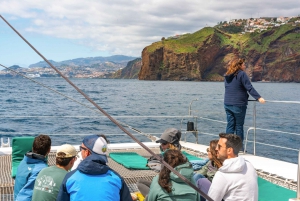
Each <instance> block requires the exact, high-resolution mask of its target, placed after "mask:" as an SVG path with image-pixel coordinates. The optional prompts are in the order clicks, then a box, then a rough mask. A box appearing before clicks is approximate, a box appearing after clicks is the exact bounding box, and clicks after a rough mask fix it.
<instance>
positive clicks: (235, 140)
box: [219, 133, 243, 156]
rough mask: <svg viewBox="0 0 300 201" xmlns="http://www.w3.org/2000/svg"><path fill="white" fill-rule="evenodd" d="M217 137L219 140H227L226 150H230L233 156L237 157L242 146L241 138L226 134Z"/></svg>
mask: <svg viewBox="0 0 300 201" xmlns="http://www.w3.org/2000/svg"><path fill="white" fill-rule="evenodd" d="M219 136H220V138H225V139H227V141H226V148H232V149H233V153H234V155H236V156H237V155H238V154H239V151H240V150H241V148H242V146H243V143H242V140H241V138H240V137H239V136H238V135H235V134H227V133H220V134H219Z"/></svg>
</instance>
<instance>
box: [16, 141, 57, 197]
mask: <svg viewBox="0 0 300 201" xmlns="http://www.w3.org/2000/svg"><path fill="white" fill-rule="evenodd" d="M50 149H51V139H50V137H49V136H48V135H39V136H37V137H35V138H34V141H33V145H32V151H30V152H27V153H26V154H25V156H24V158H23V160H22V161H21V163H20V165H19V166H18V170H17V174H16V179H15V185H14V200H15V201H31V198H32V193H33V187H34V182H35V179H36V177H37V175H38V174H39V172H40V171H41V170H42V169H44V168H46V167H48V165H47V155H48V154H49V152H50Z"/></svg>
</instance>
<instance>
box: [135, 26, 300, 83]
mask: <svg viewBox="0 0 300 201" xmlns="http://www.w3.org/2000/svg"><path fill="white" fill-rule="evenodd" d="M299 44H300V26H299V24H298V25H296V24H286V25H282V26H280V27H273V28H270V29H268V30H265V31H262V32H254V33H243V34H242V33H238V34H229V33H226V32H223V31H221V30H220V29H218V28H212V27H206V28H203V29H201V30H199V31H197V32H195V33H193V34H185V35H181V36H179V37H177V38H170V39H165V38H162V40H161V41H158V42H155V43H153V44H152V45H150V46H147V47H145V48H144V50H143V52H142V67H141V70H140V72H139V79H141V80H195V81H222V80H223V74H224V73H225V72H226V67H227V64H228V62H229V61H230V60H231V59H232V58H233V57H235V56H239V57H243V58H245V59H246V65H247V69H246V72H247V74H248V75H249V77H250V78H251V79H252V81H274V82H300V45H299Z"/></svg>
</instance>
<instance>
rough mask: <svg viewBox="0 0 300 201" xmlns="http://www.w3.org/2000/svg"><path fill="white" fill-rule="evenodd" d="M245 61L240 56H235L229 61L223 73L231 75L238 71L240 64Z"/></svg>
mask: <svg viewBox="0 0 300 201" xmlns="http://www.w3.org/2000/svg"><path fill="white" fill-rule="evenodd" d="M244 62H245V59H242V58H235V59H233V60H232V61H231V62H230V63H229V67H228V69H227V72H226V73H225V75H231V74H235V75H236V73H237V72H238V70H242V65H243V63H244Z"/></svg>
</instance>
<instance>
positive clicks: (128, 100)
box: [0, 78, 300, 163]
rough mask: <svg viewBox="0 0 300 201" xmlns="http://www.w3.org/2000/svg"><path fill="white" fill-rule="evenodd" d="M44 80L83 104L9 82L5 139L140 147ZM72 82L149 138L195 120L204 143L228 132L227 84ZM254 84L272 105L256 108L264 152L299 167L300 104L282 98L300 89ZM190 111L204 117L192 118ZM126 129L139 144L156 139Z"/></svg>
mask: <svg viewBox="0 0 300 201" xmlns="http://www.w3.org/2000/svg"><path fill="white" fill-rule="evenodd" d="M36 81H38V82H41V83H43V84H44V85H47V86H48V87H50V88H51V89H53V90H56V91H58V92H60V93H61V94H64V95H66V96H68V97H70V98H72V99H74V100H76V101H77V102H80V104H79V103H77V102H74V101H73V100H70V99H68V98H66V97H64V96H62V95H59V94H57V93H54V92H53V91H51V90H49V89H47V88H45V87H42V86H40V85H38V84H36V83H34V82H32V81H29V80H27V79H23V78H1V80H0V86H1V87H0V94H1V96H0V103H1V107H0V119H1V121H0V135H1V137H5V138H7V137H14V136H28V135H34V136H36V135H38V134H41V133H44V134H48V135H50V136H51V138H52V141H53V143H52V144H53V145H60V144H63V143H71V144H80V142H81V140H82V138H83V135H86V134H106V135H107V136H108V139H109V140H110V141H111V143H117V142H133V140H132V139H131V138H130V137H129V136H127V135H126V134H125V133H123V131H121V130H120V129H119V128H118V127H117V126H116V125H115V124H113V123H111V122H110V120H108V119H107V118H106V117H104V116H103V115H102V114H101V113H99V111H98V110H97V109H96V108H95V107H94V106H93V105H92V104H91V103H89V102H88V101H87V100H85V99H84V97H83V96H82V95H81V94H79V93H78V92H77V91H76V90H75V89H74V88H72V86H70V85H69V84H68V83H67V82H66V81H65V80H63V79H62V78H37V79H36ZM71 81H72V82H73V83H74V84H75V85H76V86H78V87H79V88H80V89H82V90H83V91H84V92H85V93H86V94H87V95H88V96H89V97H90V98H91V99H93V100H94V101H95V102H96V103H97V104H98V105H99V106H100V107H101V108H102V109H104V110H105V111H106V112H107V113H109V114H110V115H111V116H113V117H114V118H115V119H117V120H118V121H120V122H122V123H124V124H127V125H129V126H131V127H133V128H135V129H138V130H140V131H141V132H143V133H150V134H154V135H157V136H160V134H161V133H162V132H163V131H164V130H165V129H166V128H169V127H175V128H178V129H183V130H184V129H186V127H187V126H186V124H187V122H188V121H193V122H194V123H195V124H196V123H197V130H198V131H199V143H201V144H206V145H208V144H209V141H210V140H212V139H217V138H218V134H219V133H220V132H224V131H225V128H226V115H225V112H224V108H223V96H224V85H223V83H221V82H177V81H139V80H109V79H71ZM252 84H253V86H254V87H255V89H256V90H257V91H258V92H259V93H260V94H261V95H262V97H264V98H265V99H266V100H268V101H269V102H267V103H266V104H259V103H256V127H257V128H258V129H257V130H256V141H257V143H256V155H260V156H265V157H270V158H275V159H279V160H284V161H288V162H293V163H296V162H297V160H298V151H297V150H299V147H300V146H299V145H300V143H299V142H300V104H291V103H282V102H279V103H277V102H274V101H275V100H276V101H300V93H299V88H300V84H298V83H252ZM196 99H198V100H196ZM193 100H194V101H193ZM191 102H192V104H191ZM190 105H191V111H189V107H190ZM253 106H254V102H249V105H248V110H247V116H246V121H245V135H246V131H247V129H248V128H249V127H252V126H253ZM189 112H190V113H191V114H192V115H193V116H197V119H195V118H191V117H187V116H188V115H189ZM125 128H126V129H127V130H128V131H130V132H131V133H132V134H134V136H135V137H136V138H137V139H138V140H140V141H143V142H146V141H149V139H147V138H146V137H144V136H142V135H140V134H138V133H136V132H135V131H133V130H131V129H129V128H128V127H125ZM185 138H186V139H187V141H190V142H195V140H196V139H195V137H194V135H193V134H192V133H187V134H185V133H183V135H182V139H185ZM249 140H251V141H252V140H253V130H251V131H250V132H249ZM265 144H270V145H272V146H268V145H265ZM247 151H248V152H249V153H253V143H252V142H248V144H247Z"/></svg>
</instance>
